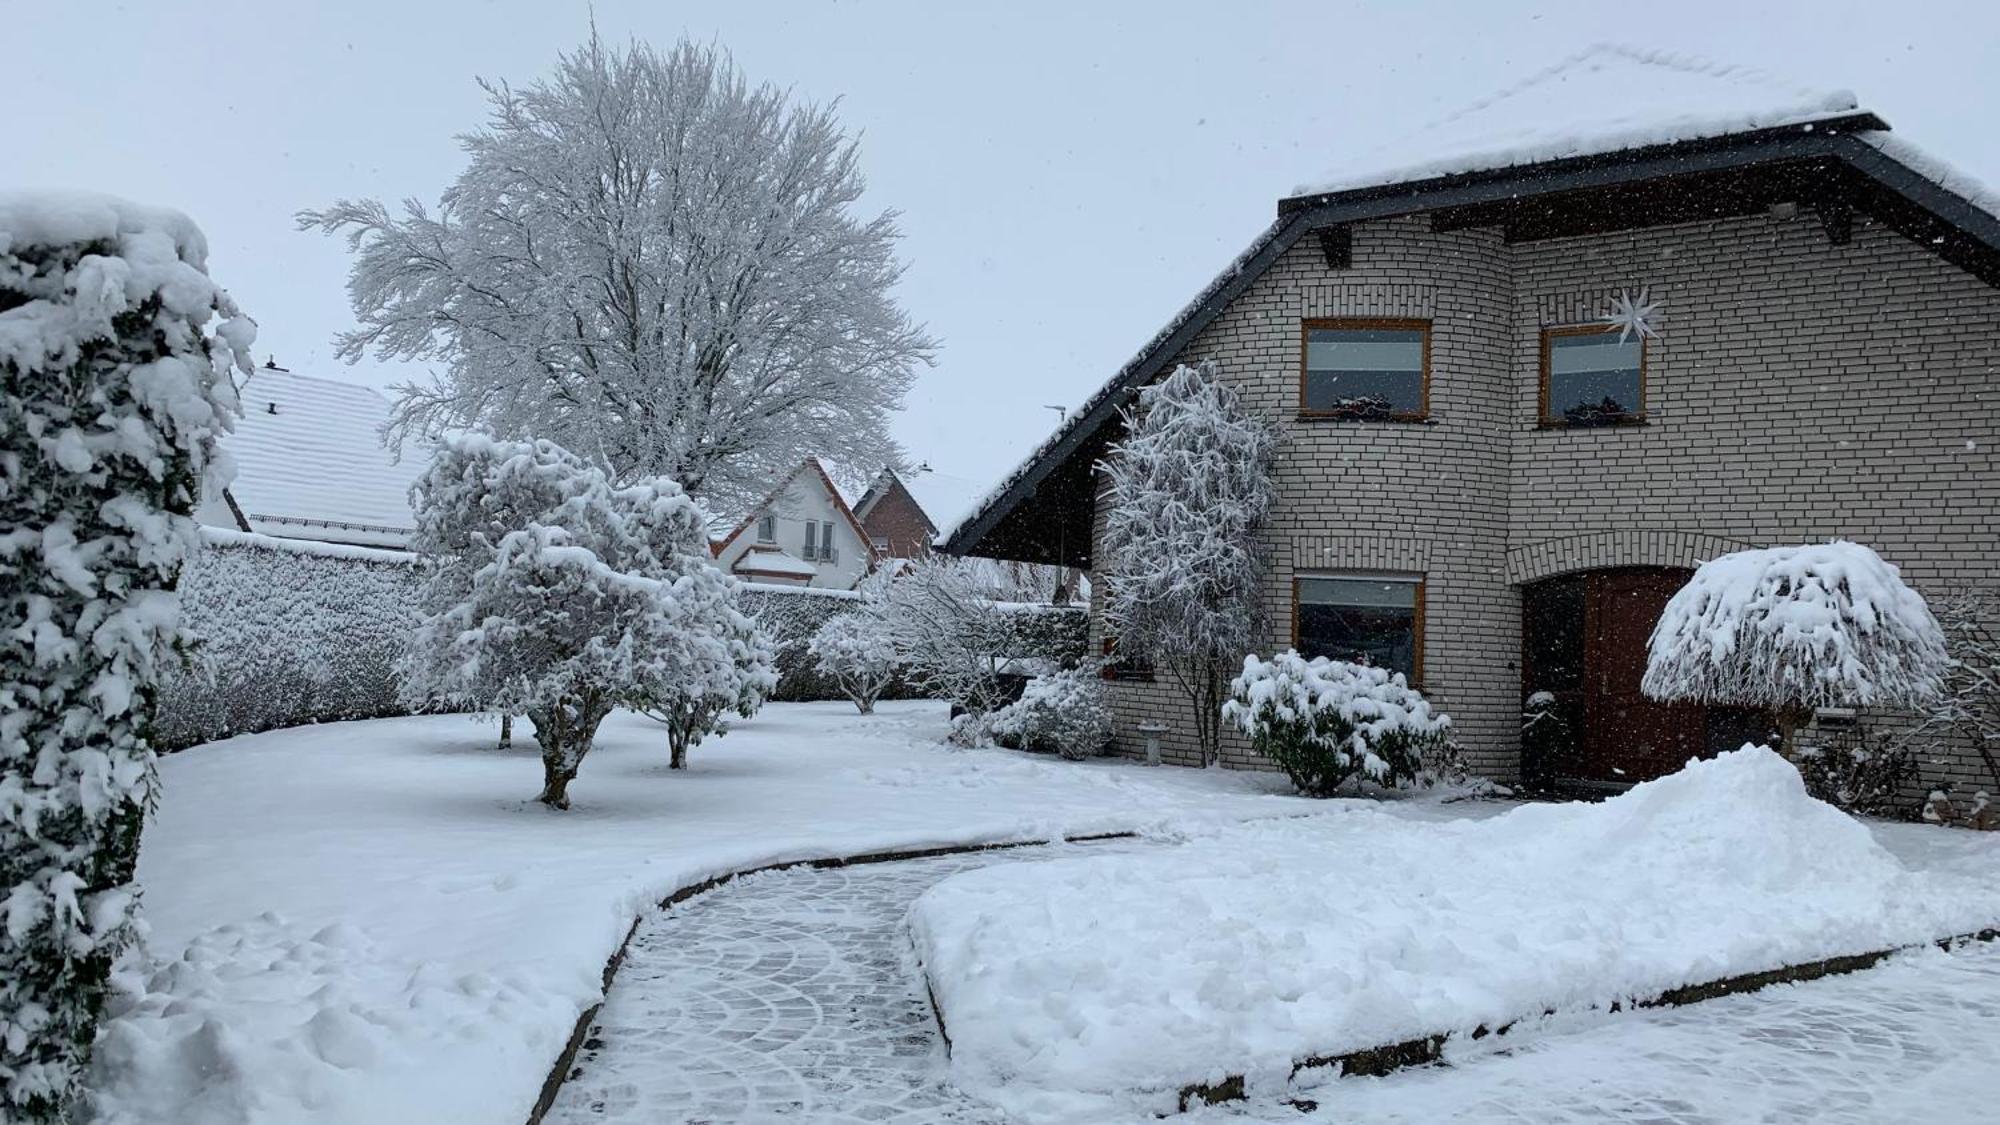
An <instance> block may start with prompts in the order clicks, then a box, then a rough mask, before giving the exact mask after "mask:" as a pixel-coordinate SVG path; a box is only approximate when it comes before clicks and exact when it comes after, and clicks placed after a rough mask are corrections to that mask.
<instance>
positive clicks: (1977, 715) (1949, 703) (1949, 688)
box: [1907, 587, 2000, 789]
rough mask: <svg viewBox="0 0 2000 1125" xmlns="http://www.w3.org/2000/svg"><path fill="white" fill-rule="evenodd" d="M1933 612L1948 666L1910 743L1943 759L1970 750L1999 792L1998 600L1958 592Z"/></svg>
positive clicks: (1942, 600)
mask: <svg viewBox="0 0 2000 1125" xmlns="http://www.w3.org/2000/svg"><path fill="white" fill-rule="evenodd" d="M1934 607H1935V609H1936V615H1937V619H1938V623H1939V625H1940V626H1941V627H1942V628H1943V629H1944V643H1945V652H1946V654H1947V656H1948V657H1949V658H1950V661H1949V664H1948V666H1947V667H1946V669H1945V673H1944V683H1943V687H1942V690H1941V691H1940V693H1939V697H1938V701H1937V704H1936V705H1935V706H1933V707H1928V708H1926V709H1925V710H1924V714H1923V718H1922V720H1921V721H1920V722H1919V723H1918V724H1917V726H1916V727H1915V728H1914V729H1913V730H1911V731H1910V733H1909V734H1908V736H1907V740H1908V741H1909V742H1910V743H1911V744H1913V745H1921V746H1925V747H1926V748H1927V750H1926V753H1927V756H1930V757H1933V758H1939V759H1941V758H1946V757H1950V756H1953V751H1955V750H1958V749H1959V748H1960V747H1969V748H1970V749H1971V751H1972V752H1973V753H1974V754H1976V755H1977V756H1978V757H1979V760H1980V761H1981V762H1982V763H1984V764H1985V766H1986V772H1987V773H1988V774H1989V775H1990V776H1991V777H1992V779H1993V787H1994V788H1995V789H2000V597H1995V596H1994V595H1992V594H1990V593H1988V592H1986V591H1985V590H1981V589H1976V588H1966V587H1960V588H1957V589H1952V590H1947V591H1946V592H1945V593H1944V595H1943V596H1942V597H1939V598H1938V599H1937V600H1936V601H1935V602H1934Z"/></svg>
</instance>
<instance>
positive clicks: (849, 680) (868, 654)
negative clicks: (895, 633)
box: [807, 614, 896, 715]
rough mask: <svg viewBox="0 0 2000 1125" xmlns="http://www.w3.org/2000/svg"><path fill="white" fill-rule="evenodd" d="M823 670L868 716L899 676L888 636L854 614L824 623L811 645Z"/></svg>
mask: <svg viewBox="0 0 2000 1125" xmlns="http://www.w3.org/2000/svg"><path fill="white" fill-rule="evenodd" d="M807 650H808V651H809V652H811V653H812V657H813V660H814V662H815V663H817V664H818V666H819V668H820V670H821V671H823V672H825V673H826V674H827V675H828V676H830V677H832V679H833V682H834V683H836V684H838V685H839V686H840V691H841V694H843V695H845V696H846V697H847V698H848V699H849V700H850V701H851V702H853V704H854V707H855V709H856V710H858V711H860V712H861V713H862V714H864V715H866V714H868V713H869V712H871V711H873V710H875V700H876V699H877V698H879V697H880V696H881V694H882V691H883V689H885V688H887V687H888V686H889V685H890V684H891V683H892V682H894V681H895V679H896V653H895V650H894V649H893V648H892V647H890V645H889V644H888V641H887V639H886V638H884V637H882V636H880V635H879V634H877V633H875V632H874V631H871V630H869V629H867V628H865V624H864V622H863V621H862V620H861V619H860V618H858V617H855V616H854V615H852V614H846V615H843V616H840V617H836V618H834V619H833V620H831V621H829V622H827V623H826V624H825V625H822V626H820V630H819V632H817V633H814V634H813V638H812V640H811V641H810V642H809V643H808V645H807Z"/></svg>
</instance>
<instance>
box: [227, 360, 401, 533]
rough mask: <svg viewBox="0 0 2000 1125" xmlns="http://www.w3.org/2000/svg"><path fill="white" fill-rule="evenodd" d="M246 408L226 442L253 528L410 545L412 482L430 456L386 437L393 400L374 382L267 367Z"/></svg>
mask: <svg viewBox="0 0 2000 1125" xmlns="http://www.w3.org/2000/svg"><path fill="white" fill-rule="evenodd" d="M240 396H241V398H242V400H243V417H242V418H240V419H238V421H237V423H236V430H235V432H234V433H231V434H229V435H227V436H225V437H224V438H223V439H222V446H223V448H224V449H225V450H227V451H228V453H229V455H230V457H231V458H232V459H233V460H234V461H235V463H236V478H235V480H233V481H231V482H230V485H229V495H230V497H231V498H232V499H233V500H234V501H235V502H236V508H237V510H238V511H239V512H241V513H242V515H243V518H244V520H245V521H246V522H247V523H249V525H250V530H251V531H255V532H261V533H263V534H266V535H277V536H283V537H286V538H291V539H316V540H321V541H325V542H335V543H356V544H362V545H370V546H388V547H400V546H403V545H404V544H405V543H407V542H408V540H409V535H410V531H411V530H412V528H413V526H414V521H413V518H412V515H411V512H410V498H409V492H410V485H411V484H412V483H414V482H415V480H416V478H417V477H418V476H419V475H421V474H422V473H423V471H424V469H425V468H426V467H427V466H428V465H429V457H428V455H427V454H426V453H425V452H424V451H423V450H420V449H409V448H405V449H404V450H403V451H402V457H401V459H400V460H399V459H398V458H397V456H396V453H395V451H392V450H390V449H388V448H385V447H384V446H383V444H382V428H383V427H384V426H385V425H387V424H388V421H389V400H388V399H387V398H385V397H383V395H382V394H381V392H379V391H377V390H375V389H374V388H372V387H364V386H361V385H359V384H357V383H343V382H340V381H339V380H335V379H320V378H315V377H313V376H309V375H300V374H297V373H295V372H291V371H286V370H284V369H283V368H279V367H259V368H257V369H256V370H255V371H254V372H252V373H251V375H250V377H249V378H248V379H247V380H245V381H244V383H243V386H242V389H241V391H240Z"/></svg>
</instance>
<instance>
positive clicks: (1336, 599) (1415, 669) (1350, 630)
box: [1292, 574, 1424, 684]
mask: <svg viewBox="0 0 2000 1125" xmlns="http://www.w3.org/2000/svg"><path fill="white" fill-rule="evenodd" d="M1292 605H1293V613H1292V621H1293V625H1292V644H1293V646H1294V647H1295V648H1297V649H1298V650H1299V654H1300V655H1302V656H1306V657H1314V656H1324V657H1326V658H1328V659H1330V660H1351V661H1354V662H1356V663H1361V664H1372V665H1375V666H1376V667H1380V668H1387V669H1390V670H1391V671H1395V672H1401V673H1402V674H1403V675H1404V676H1406V677H1408V678H1409V681H1410V682H1411V683H1412V684H1414V683H1417V682H1418V681H1419V680H1420V679H1421V678H1422V674H1423V666H1424V665H1423V635H1424V627H1423V616H1424V614H1423V608H1424V580H1423V579H1422V578H1421V577H1418V576H1416V575H1408V574H1314V575H1300V576H1299V577H1298V578H1296V579H1294V580H1293V586H1292Z"/></svg>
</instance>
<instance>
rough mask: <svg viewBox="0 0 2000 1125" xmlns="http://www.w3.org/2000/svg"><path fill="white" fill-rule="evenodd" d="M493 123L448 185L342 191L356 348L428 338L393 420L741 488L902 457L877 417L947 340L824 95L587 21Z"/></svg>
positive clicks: (703, 489) (732, 492)
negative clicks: (753, 79)
mask: <svg viewBox="0 0 2000 1125" xmlns="http://www.w3.org/2000/svg"><path fill="white" fill-rule="evenodd" d="M484 85H485V89H486V91H487V93H488V95H489V98H490V100H491V103H492V117H491V120H490V122H489V123H488V125H487V127H486V128H484V129H482V130H480V131H478V132H475V133H471V134H468V135H466V136H465V137H463V138H462V139H461V143H462V145H463V147H464V149H465V151H466V153H467V155H468V156H469V158H470V162H469V164H468V165H467V167H466V169H465V170H464V171H463V172H461V173H460V174H459V177H458V179H457V181H456V182H455V183H454V184H453V185H452V187H451V188H450V189H449V190H448V191H446V192H445V194H444V197H443V199H442V200H441V201H440V203H439V205H438V207H437V208H436V209H435V210H431V209H429V208H426V207H424V206H422V205H421V204H419V203H417V202H415V201H406V202H405V203H404V204H403V205H402V207H401V208H400V210H399V211H392V210H391V209H390V208H389V207H387V206H385V205H384V204H383V203H381V202H379V201H376V200H365V199H364V200H342V201H340V202H338V203H336V204H334V205H333V206H332V207H330V208H328V209H326V210H324V211H307V212H302V213H301V215H300V217H299V218H300V223H301V225H302V226H303V227H305V228H308V229H310V228H318V229H321V230H324V231H327V232H329V233H332V232H342V233H345V234H346V236H347V239H348V243H349V245H350V247H351V248H352V249H353V250H354V251H355V253H356V259H355V263H354V268H353V273H352V276H351V278H350V281H349V286H348V288H349V292H350V294H351V296H352V298H353V304H354V311H355V315H356V317H357V318H358V319H359V321H360V327H359V328H357V329H356V330H354V331H353V332H350V333H347V334H346V335H345V336H343V337H342V339H341V344H340V351H341V354H342V356H344V357H345V358H346V359H348V360H349V361H354V360H358V359H360V358H361V357H362V356H363V355H364V354H367V353H368V352H370V351H373V352H374V353H375V354H376V355H378V356H383V357H392V358H406V359H428V360H436V361H439V362H441V363H443V364H444V365H445V370H444V373H443V375H442V376H441V377H440V378H438V379H436V380H435V381H434V382H433V383H431V384H430V385H409V386H405V387H403V388H401V390H402V393H403V399H402V403H401V405H400V408H399V412H398V422H399V425H400V426H401V427H404V428H409V429H416V430H421V431H428V432H438V431H442V430H445V429H448V428H452V427H460V426H471V427H479V428H483V429H487V430H490V431H492V432H494V433H496V434H500V435H502V436H508V437H545V438H549V439H552V440H554V441H556V442H558V443H559V444H561V445H563V446H565V447H567V448H569V449H571V450H574V451H575V452H577V453H578V454H580V455H582V456H585V457H587V458H589V459H591V460H592V461H595V462H597V463H598V464H600V465H603V466H605V467H606V468H608V469H609V470H611V472H612V474H613V476H614V479H617V480H631V479H635V478H638V477H642V476H665V477H668V478H670V479H672V480H674V481H677V482H679V483H680V484H681V486H682V487H683V488H685V489H686V490H687V491H688V492H689V493H690V494H692V495H698V496H701V497H702V498H703V499H704V500H705V501H706V502H707V503H708V504H709V506H710V507H712V508H719V509H734V508H742V507H747V506H748V505H750V504H752V503H754V502H755V501H756V500H757V498H758V497H759V496H761V495H762V494H763V492H764V490H765V489H767V488H768V487H769V484H770V482H771V481H773V480H779V479H782V478H783V477H784V475H785V474H786V473H788V472H790V471H791V469H792V468H793V467H794V466H796V465H797V464H798V462H799V461H800V459H801V458H803V457H805V456H806V455H808V454H816V455H819V456H822V457H827V458H830V459H833V460H834V461H837V462H844V463H851V464H875V463H879V462H880V461H882V460H883V455H884V453H885V451H887V452H888V453H889V455H890V459H891V460H894V459H895V449H896V446H895V443H894V441H893V440H892V439H891V438H890V436H889V432H888V423H889V420H890V418H891V417H892V415H893V414H894V412H895V411H896V410H897V409H899V408H900V406H901V403H902V399H903V395H904V392H905V391H906V390H907V388H908V386H909V384H910V381H911V379H912V378H913V375H914V371H915V368H916V366H917V365H918V364H919V363H927V362H929V359H930V356H931V353H932V351H933V347H934V345H933V342H932V341H931V339H930V338H929V337H928V336H927V335H926V334H925V333H924V332H923V330H922V329H921V328H919V327H917V326H916V325H913V324H912V323H911V322H910V320H909V318H908V317H907V316H905V315H904V313H903V312H902V310H901V309H900V308H898V307H897V305H896V303H895V302H894V301H893V300H892V299H891V290H892V289H893V287H894V285H895V283H896V280H897V278H898V277H899V276H900V275H901V272H902V267H901V266H900V265H899V264H898V263H897V262H896V260H895V257H894V255H893V252H892V251H893V247H894V244H895V241H896V238H897V237H898V235H897V229H896V222H895V215H894V214H893V213H888V212H885V213H883V214H880V215H877V216H875V217H873V218H866V217H862V216H858V215H856V214H855V213H854V209H855V205H856V204H857V202H858V201H859V199H860V196H861V192H862V187H863V183H862V177H861V174H860V170H859V161H858V157H857V153H856V149H855V145H854V143H853V142H852V141H851V140H850V139H849V138H848V137H847V135H846V134H845V132H843V130H842V129H841V127H840V124H839V122H838V121H837V120H836V119H835V117H834V114H833V111H832V108H831V107H826V106H814V105H804V104H797V103H794V102H793V101H791V100H790V99H789V98H788V97H787V96H786V95H785V93H784V92H783V91H781V90H778V89H776V88H775V87H772V86H769V85H762V86H757V87H754V88H752V87H751V86H750V85H749V84H748V83H747V82H746V81H745V79H744V77H743V75H742V73H741V72H740V71H738V70H737V68H736V66H735V65H734V63H733V62H732V61H731V60H730V59H729V57H728V56H727V55H726V54H724V53H722V52H721V51H719V50H717V49H715V48H712V47H700V46H696V45H693V44H691V43H688V42H686V41H683V42H681V43H680V44H679V45H677V46H676V47H675V48H674V49H673V50H672V51H670V52H668V53H666V54H660V53H658V52H656V51H654V50H653V49H652V48H650V47H648V46H646V45H644V44H634V45H632V46H630V47H628V48H627V49H625V50H623V51H616V50H610V49H607V48H606V47H605V46H604V44H603V43H601V42H600V41H599V40H598V39H597V38H596V36H595V35H594V34H593V36H592V38H591V40H590V42H589V43H587V44H586V45H585V46H584V47H583V48H582V49H580V50H578V51H576V52H574V53H571V54H568V55H565V56H563V58H562V59H561V61H560V63H559V64H558V66H557V68H556V71H555V74H554V75H552V76H551V77H549V78H548V79H546V80H542V81H538V82H535V83H533V84H532V85H529V86H527V87H525V88H521V89H516V88H514V87H511V86H508V85H506V84H504V83H487V84H484Z"/></svg>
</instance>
